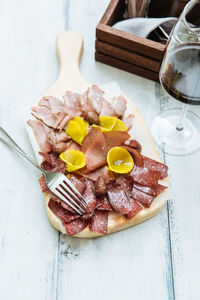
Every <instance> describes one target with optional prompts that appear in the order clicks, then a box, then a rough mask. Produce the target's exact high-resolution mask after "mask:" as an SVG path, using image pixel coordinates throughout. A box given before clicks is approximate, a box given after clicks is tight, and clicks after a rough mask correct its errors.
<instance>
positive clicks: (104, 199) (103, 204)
mask: <svg viewBox="0 0 200 300" xmlns="http://www.w3.org/2000/svg"><path fill="white" fill-rule="evenodd" d="M96 209H99V210H110V211H112V210H113V209H112V207H111V205H110V202H109V201H108V196H107V195H103V196H101V197H98V199H97V206H96Z"/></svg>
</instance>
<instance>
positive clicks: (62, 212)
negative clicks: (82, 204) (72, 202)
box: [48, 198, 79, 223]
mask: <svg viewBox="0 0 200 300" xmlns="http://www.w3.org/2000/svg"><path fill="white" fill-rule="evenodd" d="M48 206H49V208H50V210H51V211H52V212H53V213H54V214H55V215H56V216H57V217H58V218H59V219H60V220H61V221H62V223H68V222H70V221H72V220H75V219H77V218H79V215H77V214H74V213H72V212H70V211H68V210H66V209H65V208H64V207H63V206H62V205H61V202H60V201H57V200H56V199H54V198H51V199H50V200H49V203H48Z"/></svg>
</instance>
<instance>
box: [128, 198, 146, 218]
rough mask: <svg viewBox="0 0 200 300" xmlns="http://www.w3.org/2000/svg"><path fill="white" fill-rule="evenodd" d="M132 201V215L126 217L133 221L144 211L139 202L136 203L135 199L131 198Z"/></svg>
mask: <svg viewBox="0 0 200 300" xmlns="http://www.w3.org/2000/svg"><path fill="white" fill-rule="evenodd" d="M130 201H131V203H132V210H131V212H130V213H128V214H127V215H126V217H127V219H132V218H133V217H135V215H137V214H138V213H139V212H140V211H141V210H142V209H143V207H142V205H140V204H139V203H138V202H137V201H135V200H134V199H133V197H131V198H130Z"/></svg>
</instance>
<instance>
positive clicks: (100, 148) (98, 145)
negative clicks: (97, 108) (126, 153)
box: [82, 128, 107, 171]
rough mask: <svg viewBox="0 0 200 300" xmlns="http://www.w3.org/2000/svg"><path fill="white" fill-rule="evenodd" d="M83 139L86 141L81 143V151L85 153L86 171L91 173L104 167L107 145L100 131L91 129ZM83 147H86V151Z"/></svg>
mask: <svg viewBox="0 0 200 300" xmlns="http://www.w3.org/2000/svg"><path fill="white" fill-rule="evenodd" d="M91 136H92V138H91ZM85 139H86V141H84V142H83V146H82V151H83V149H84V150H85V151H83V152H85V158H86V167H87V170H88V171H93V170H96V169H98V168H99V167H101V166H104V165H106V164H107V160H106V156H107V145H106V140H105V137H104V135H103V133H102V131H101V129H100V128H92V130H91V131H90V132H89V134H88V135H87V136H86V137H85ZM85 139H84V140H85ZM89 142H90V143H89ZM85 145H88V147H87V149H85V148H86V146H85ZM83 147H84V148H83Z"/></svg>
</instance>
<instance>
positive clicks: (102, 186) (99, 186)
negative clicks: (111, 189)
mask: <svg viewBox="0 0 200 300" xmlns="http://www.w3.org/2000/svg"><path fill="white" fill-rule="evenodd" d="M106 192H107V189H106V183H105V181H104V179H103V178H102V177H100V176H99V177H98V178H97V181H96V182H95V193H96V195H97V196H102V195H105V194H106Z"/></svg>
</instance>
